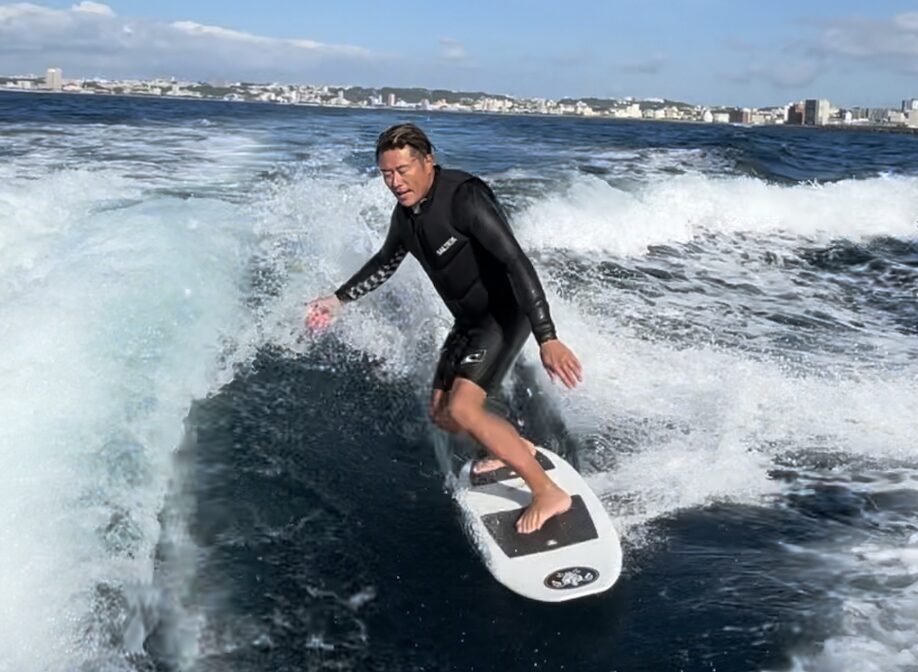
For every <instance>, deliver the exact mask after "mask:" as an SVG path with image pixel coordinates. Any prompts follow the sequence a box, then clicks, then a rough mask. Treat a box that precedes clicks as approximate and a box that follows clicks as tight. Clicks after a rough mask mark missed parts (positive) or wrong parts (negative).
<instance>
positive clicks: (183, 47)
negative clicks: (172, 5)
mask: <svg viewBox="0 0 918 672" xmlns="http://www.w3.org/2000/svg"><path fill="white" fill-rule="evenodd" d="M384 59H385V56H383V55H381V54H373V53H372V52H370V51H369V50H367V49H364V48H362V47H359V46H351V45H337V44H325V43H322V42H318V41H315V40H311V39H306V38H297V39H282V38H275V37H267V36H263V35H255V34H252V33H246V32H242V31H239V30H233V29H231V28H225V27H222V26H210V25H204V24H201V23H196V22H194V21H176V22H173V23H166V22H162V21H153V20H148V19H130V18H125V17H120V16H117V15H116V14H115V12H114V11H112V9H111V7H109V6H108V5H105V4H102V3H99V2H93V1H92V0H83V2H80V3H78V4H74V5H73V6H71V7H70V9H52V8H49V7H44V6H41V5H35V4H31V3H13V4H8V5H0V62H2V63H3V69H4V71H5V72H4V73H3V74H13V73H26V72H42V71H43V70H44V69H45V68H46V67H49V66H51V65H57V66H60V67H62V68H63V69H64V76H65V77H67V76H81V75H103V76H111V77H146V76H164V75H175V76H177V77H182V78H190V79H210V78H222V79H231V80H235V79H254V80H259V81H264V80H280V79H284V80H285V81H291V82H295V81H305V80H307V79H309V78H310V77H312V78H315V77H324V78H328V79H338V78H342V79H343V78H348V77H355V76H358V77H359V76H361V75H363V76H365V74H366V73H367V71H368V70H372V69H373V67H374V63H377V62H379V61H380V60H384Z"/></svg>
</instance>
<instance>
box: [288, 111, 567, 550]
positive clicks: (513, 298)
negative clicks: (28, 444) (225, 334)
mask: <svg viewBox="0 0 918 672" xmlns="http://www.w3.org/2000/svg"><path fill="white" fill-rule="evenodd" d="M376 162H377V165H378V167H379V171H380V173H381V174H382V177H383V180H384V181H385V183H386V186H387V187H388V188H389V190H390V191H391V192H392V193H393V194H394V195H395V198H396V200H397V201H398V204H397V205H396V206H395V209H394V210H393V212H392V220H391V224H390V226H389V233H388V235H387V236H386V240H385V242H384V243H383V246H382V248H381V249H380V250H379V252H377V253H376V254H375V255H374V256H373V257H372V258H371V259H370V261H368V262H367V263H366V264H365V265H364V266H363V268H361V269H360V270H359V271H358V272H357V273H356V274H355V275H354V276H353V277H352V278H351V279H350V280H348V281H347V282H345V283H344V284H343V285H342V286H341V287H340V288H339V289H338V290H337V291H336V292H335V293H334V294H333V295H332V296H326V297H322V298H320V299H316V300H314V301H312V302H311V303H310V304H309V310H308V313H307V317H306V322H307V325H308V326H309V327H310V328H312V329H321V328H324V327H326V326H328V324H330V323H331V321H332V320H333V319H334V318H335V317H336V316H337V314H338V313H339V312H340V310H341V307H342V305H343V304H345V303H347V302H348V301H353V300H355V299H357V298H359V297H361V296H363V295H364V294H366V293H367V292H370V291H372V290H373V289H376V288H377V287H379V286H380V285H381V284H382V283H383V282H385V281H386V280H387V279H388V278H389V277H390V276H391V275H392V274H393V273H395V270H396V269H397V268H398V266H399V264H400V263H401V262H402V259H404V258H405V256H406V255H407V254H408V253H409V252H410V253H411V254H413V255H414V256H415V257H416V258H417V259H418V261H419V262H420V263H421V266H422V267H423V268H424V270H425V271H426V272H427V274H428V275H429V276H430V279H431V281H433V284H434V287H435V288H436V289H437V291H438V292H439V294H440V296H441V298H442V299H443V300H444V301H445V302H446V305H447V307H448V308H449V310H450V312H452V314H453V316H454V317H455V318H456V322H455V324H454V325H453V328H452V330H451V331H450V333H449V335H448V336H447V337H446V342H445V343H444V345H443V349H442V350H441V354H440V361H439V363H438V364H437V372H436V375H435V377H434V383H433V394H432V396H431V402H430V415H431V418H432V419H433V420H434V422H435V423H436V424H437V425H438V426H439V427H441V428H442V429H444V430H446V431H449V432H463V431H464V432H468V434H469V435H471V436H472V438H474V439H475V440H476V441H478V442H479V443H480V444H482V445H483V446H484V447H485V448H486V449H487V450H488V452H489V453H490V454H491V455H492V456H494V457H493V458H492V459H490V460H485V461H482V462H480V463H478V464H476V471H483V470H488V469H493V468H497V467H499V466H501V465H502V464H503V463H506V464H507V465H509V467H510V468H512V469H514V470H515V471H516V472H517V473H518V474H519V475H520V476H521V477H522V478H523V479H524V480H525V481H526V484H527V485H528V486H529V489H530V491H531V492H532V503H531V504H530V506H529V507H528V508H527V509H526V511H525V512H524V513H523V514H522V515H521V516H520V518H519V520H518V521H517V524H516V527H517V530H518V531H519V532H521V533H530V532H533V531H535V530H538V529H539V528H540V527H542V525H543V524H544V523H545V521H546V520H548V519H549V518H551V517H552V516H555V515H558V514H559V513H563V512H565V511H567V510H568V509H569V508H570V505H571V498H570V496H569V495H568V494H567V493H565V492H564V491H563V490H562V489H561V488H559V487H558V486H557V485H555V483H554V482H553V481H552V480H551V478H549V476H548V475H547V474H546V473H545V470H544V469H542V467H541V465H539V463H538V462H537V461H536V459H535V457H534V455H533V453H534V448H533V446H532V444H531V443H529V442H528V441H525V440H524V439H523V438H522V437H520V435H519V434H518V433H517V431H516V429H514V427H513V425H511V424H510V423H509V422H507V421H506V420H504V419H503V418H501V417H499V416H496V415H494V414H492V413H490V412H489V411H487V410H486V409H485V399H486V397H487V395H488V393H489V392H492V391H494V390H495V389H497V388H498V387H499V385H500V382H501V380H502V379H503V377H504V376H505V374H506V373H507V371H508V369H509V368H510V365H511V364H512V363H513V361H514V359H516V356H517V355H518V354H519V351H520V349H521V348H522V346H523V343H524V342H525V340H526V337H527V335H528V334H529V333H533V334H534V335H535V337H536V340H537V341H538V343H539V349H540V354H541V358H542V364H543V365H544V366H545V369H546V370H547V371H548V375H549V377H550V378H551V379H552V380H554V379H555V378H557V379H559V380H561V382H562V383H564V384H565V385H566V386H567V387H569V388H573V387H574V386H575V385H577V383H578V382H579V381H580V380H582V369H581V365H580V362H579V361H578V359H577V357H576V356H575V355H574V353H573V352H571V351H570V350H569V349H568V348H567V346H565V345H564V344H563V343H562V342H561V341H559V340H558V339H557V336H556V334H555V327H554V324H553V323H552V321H551V316H550V314H549V311H548V303H547V302H546V300H545V294H544V292H543V291H542V286H541V284H540V283H539V279H538V276H537V275H536V273H535V269H534V268H533V266H532V263H531V262H530V261H529V259H528V258H527V257H526V255H525V253H524V252H523V250H522V249H521V248H520V246H519V243H517V241H516V239H515V237H514V236H513V232H512V231H511V229H510V226H509V225H508V223H507V220H506V218H505V217H504V215H503V213H502V212H501V209H500V207H499V206H498V204H497V200H496V198H495V197H494V194H493V193H492V192H491V190H490V188H488V186H487V185H486V184H485V183H484V182H483V181H481V180H480V179H478V178H477V177H474V176H472V175H469V174H468V173H464V172H461V171H458V170H446V169H442V168H440V166H438V165H435V163H434V157H433V145H432V144H431V143H430V140H428V138H427V136H426V135H425V134H424V132H423V131H422V130H421V129H419V128H418V127H416V126H414V125H413V124H400V125H397V126H393V127H392V128H390V129H388V130H387V131H385V132H384V133H383V134H382V135H380V136H379V139H378V141H377V143H376Z"/></svg>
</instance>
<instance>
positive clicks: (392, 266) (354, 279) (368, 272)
mask: <svg viewBox="0 0 918 672" xmlns="http://www.w3.org/2000/svg"><path fill="white" fill-rule="evenodd" d="M407 253H408V250H407V248H405V246H404V245H403V244H402V241H401V238H400V237H399V235H398V232H397V230H396V224H395V218H394V217H393V218H392V223H391V224H390V225H389V233H388V234H386V240H385V242H384V243H383V246H382V248H380V250H379V252H377V253H376V254H374V255H373V256H372V257H370V260H369V261H368V262H367V263H365V264H364V265H363V268H361V269H360V270H359V271H357V272H356V273H355V274H354V275H353V276H351V279H350V280H348V281H347V282H345V283H344V284H343V285H341V286H340V287H339V288H338V289H337V290H335V296H337V297H338V300H339V301H341V302H342V303H346V302H348V301H354V300H356V299H359V298H360V297H361V296H363V295H364V294H367V293H369V292H372V291H373V290H374V289H376V288H377V287H379V286H380V285H381V284H383V283H384V282H385V281H386V280H388V279H389V278H391V277H392V274H393V273H395V270H396V269H397V268H398V267H399V264H401V263H402V260H403V259H404V258H405V255H406V254H407Z"/></svg>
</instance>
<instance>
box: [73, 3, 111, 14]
mask: <svg viewBox="0 0 918 672" xmlns="http://www.w3.org/2000/svg"><path fill="white" fill-rule="evenodd" d="M71 9H72V10H73V11H74V12H88V13H90V14H102V15H103V16H114V15H115V12H114V11H112V8H111V7H109V6H108V5H103V4H102V3H101V2H92V0H83V2H81V3H80V4H78V5H74V6H73V7H71Z"/></svg>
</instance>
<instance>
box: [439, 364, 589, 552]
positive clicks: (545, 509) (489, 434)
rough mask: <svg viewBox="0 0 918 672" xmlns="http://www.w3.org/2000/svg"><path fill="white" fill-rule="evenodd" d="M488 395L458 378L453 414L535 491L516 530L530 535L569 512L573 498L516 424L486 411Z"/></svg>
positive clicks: (452, 397)
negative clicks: (563, 488)
mask: <svg viewBox="0 0 918 672" xmlns="http://www.w3.org/2000/svg"><path fill="white" fill-rule="evenodd" d="M486 396H487V393H486V392H485V391H484V390H483V389H482V388H480V387H479V386H478V385H476V384H475V383H473V382H472V381H470V380H466V379H464V378H457V379H456V381H455V382H454V383H453V388H452V390H451V391H450V400H449V414H450V416H451V417H452V419H453V420H454V421H455V422H456V424H457V425H458V426H459V427H461V428H462V429H463V430H465V431H466V432H468V433H469V434H470V435H471V436H472V438H473V439H475V440H476V441H478V442H479V443H481V444H482V445H483V446H484V447H485V448H486V449H487V450H488V452H490V453H491V454H492V455H495V456H496V457H497V458H499V459H501V460H503V461H504V462H505V463H506V464H507V465H508V466H509V467H510V468H511V469H513V470H514V471H516V473H518V474H519V475H520V476H521V477H522V478H523V480H524V481H526V485H528V486H529V490H530V491H531V492H532V504H530V505H529V507H528V508H527V509H526V510H525V511H524V512H523V515H522V516H520V519H519V520H518V521H517V523H516V529H517V531H518V532H522V533H524V534H528V533H529V532H534V531H536V530H538V529H539V528H540V527H542V525H544V524H545V521H546V520H548V519H549V518H551V517H552V516H556V515H558V514H559V513H564V512H565V511H567V510H568V509H569V508H570V507H571V498H570V495H568V494H567V493H566V492H564V490H562V489H561V488H559V487H558V486H557V485H555V483H554V481H552V480H551V478H549V476H548V474H546V473H545V470H544V469H542V466H541V465H540V464H539V463H538V462H537V461H536V459H535V457H533V455H532V453H530V452H529V449H528V448H527V446H526V443H525V442H524V441H523V439H522V438H521V437H520V435H519V434H518V433H517V431H516V429H514V428H513V425H511V424H510V423H509V422H507V421H506V420H504V419H503V418H500V417H498V416H496V415H494V414H492V413H489V412H488V411H487V410H485V407H484V401H485V397H486Z"/></svg>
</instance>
